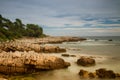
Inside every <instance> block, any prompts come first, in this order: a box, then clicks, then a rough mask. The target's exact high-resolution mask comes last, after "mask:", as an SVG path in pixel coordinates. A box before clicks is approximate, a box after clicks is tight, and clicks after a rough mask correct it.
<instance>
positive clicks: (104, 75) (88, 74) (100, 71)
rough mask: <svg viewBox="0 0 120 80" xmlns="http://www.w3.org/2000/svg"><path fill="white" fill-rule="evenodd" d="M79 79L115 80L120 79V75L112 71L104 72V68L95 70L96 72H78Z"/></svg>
mask: <svg viewBox="0 0 120 80" xmlns="http://www.w3.org/2000/svg"><path fill="white" fill-rule="evenodd" d="M79 75H80V77H81V78H102V79H115V78H120V76H119V75H120V74H118V73H115V72H114V71H112V70H106V69H104V68H100V69H97V70H96V72H88V71H86V70H83V69H81V70H80V72H79Z"/></svg>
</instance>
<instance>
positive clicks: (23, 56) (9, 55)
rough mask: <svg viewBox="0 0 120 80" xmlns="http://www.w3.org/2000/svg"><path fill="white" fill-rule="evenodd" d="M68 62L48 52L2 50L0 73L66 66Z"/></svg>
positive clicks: (68, 64)
mask: <svg viewBox="0 0 120 80" xmlns="http://www.w3.org/2000/svg"><path fill="white" fill-rule="evenodd" d="M68 66H70V63H68V62H65V61H64V60H63V59H62V58H58V57H55V56H50V55H48V54H38V53H35V52H34V51H29V52H26V51H24V52H18V51H16V52H2V53H0V72H1V73H6V74H7V73H27V72H33V71H38V70H51V69H59V68H67V67H68Z"/></svg>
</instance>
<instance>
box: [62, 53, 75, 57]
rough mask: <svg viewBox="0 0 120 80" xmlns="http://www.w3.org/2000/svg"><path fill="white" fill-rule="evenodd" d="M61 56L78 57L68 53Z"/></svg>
mask: <svg viewBox="0 0 120 80" xmlns="http://www.w3.org/2000/svg"><path fill="white" fill-rule="evenodd" d="M61 56H63V57H76V55H70V54H67V53H64V54H61Z"/></svg>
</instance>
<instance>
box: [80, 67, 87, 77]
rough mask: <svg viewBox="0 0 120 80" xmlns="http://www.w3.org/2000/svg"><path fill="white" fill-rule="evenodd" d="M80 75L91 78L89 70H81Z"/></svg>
mask: <svg viewBox="0 0 120 80" xmlns="http://www.w3.org/2000/svg"><path fill="white" fill-rule="evenodd" d="M79 75H80V77H82V78H89V72H88V71H86V70H83V69H81V70H80V72H79Z"/></svg>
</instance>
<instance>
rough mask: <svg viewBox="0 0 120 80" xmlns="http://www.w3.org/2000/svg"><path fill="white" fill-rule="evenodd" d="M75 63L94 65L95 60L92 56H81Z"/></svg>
mask: <svg viewBox="0 0 120 80" xmlns="http://www.w3.org/2000/svg"><path fill="white" fill-rule="evenodd" d="M77 64H78V65H82V66H91V65H95V60H94V59H92V58H86V57H81V58H80V59H78V60H77Z"/></svg>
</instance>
